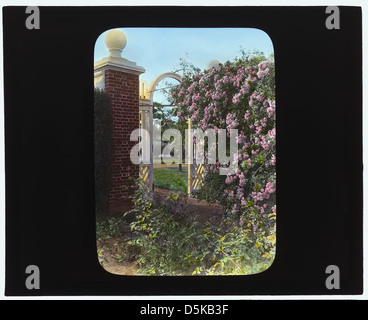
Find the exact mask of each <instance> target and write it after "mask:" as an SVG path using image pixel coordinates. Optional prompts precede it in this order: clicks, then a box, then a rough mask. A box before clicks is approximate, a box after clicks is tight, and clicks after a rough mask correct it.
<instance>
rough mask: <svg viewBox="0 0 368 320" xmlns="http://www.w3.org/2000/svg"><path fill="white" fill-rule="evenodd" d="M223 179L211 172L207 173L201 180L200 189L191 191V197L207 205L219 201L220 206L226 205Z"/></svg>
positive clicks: (223, 177)
mask: <svg viewBox="0 0 368 320" xmlns="http://www.w3.org/2000/svg"><path fill="white" fill-rule="evenodd" d="M225 178H226V176H221V175H219V174H217V173H213V172H212V171H207V172H206V174H205V177H204V179H203V185H202V187H201V188H199V189H197V190H194V191H193V196H194V197H196V198H197V199H200V200H206V201H208V202H209V203H213V202H216V201H219V202H220V203H221V204H223V205H225V206H226V204H227V202H226V201H227V200H226V199H227V197H226V194H225V192H224V191H225V188H226V185H225Z"/></svg>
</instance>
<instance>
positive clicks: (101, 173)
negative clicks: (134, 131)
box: [94, 88, 112, 215]
mask: <svg viewBox="0 0 368 320" xmlns="http://www.w3.org/2000/svg"><path fill="white" fill-rule="evenodd" d="M94 98H95V100H94V149H95V198H96V213H97V214H98V215H101V214H103V213H104V210H105V209H106V205H107V194H108V191H109V187H110V183H111V171H110V170H111V148H112V113H111V108H110V101H109V97H108V96H107V94H106V92H105V91H104V90H101V89H97V88H95V91H94Z"/></svg>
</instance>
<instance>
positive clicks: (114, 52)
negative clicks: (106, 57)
mask: <svg viewBox="0 0 368 320" xmlns="http://www.w3.org/2000/svg"><path fill="white" fill-rule="evenodd" d="M126 43H127V38H126V35H125V33H124V32H123V31H120V30H116V29H114V30H110V31H109V32H107V33H106V36H105V44H106V46H107V48H108V49H109V52H110V57H116V58H121V53H122V52H123V49H124V48H125V46H126Z"/></svg>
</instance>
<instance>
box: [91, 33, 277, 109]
mask: <svg viewBox="0 0 368 320" xmlns="http://www.w3.org/2000/svg"><path fill="white" fill-rule="evenodd" d="M117 29H119V30H122V31H124V33H125V35H126V37H127V44H126V47H125V48H124V50H123V53H122V57H124V58H126V59H128V60H131V61H134V62H136V63H137V65H139V66H141V67H143V68H145V69H146V72H145V73H143V74H142V75H141V76H140V78H141V79H142V80H145V81H146V82H147V83H148V84H149V83H150V82H151V81H152V80H153V79H154V78H156V76H158V75H159V74H161V73H164V72H173V71H175V70H178V69H180V58H184V59H186V60H187V61H188V62H190V63H192V64H194V65H195V66H196V67H199V68H201V69H205V68H207V67H208V64H209V63H210V61H212V60H218V61H220V62H222V63H223V62H226V61H227V60H233V59H234V58H235V57H237V56H238V57H239V56H241V49H244V50H245V51H246V52H247V51H253V50H258V51H261V52H264V53H265V54H266V55H269V54H271V53H273V45H272V41H271V39H270V38H269V36H268V35H267V34H266V33H265V32H264V31H261V30H258V29H250V28H117ZM107 31H108V30H107ZM107 31H106V32H107ZM106 32H104V33H102V34H101V35H100V36H99V38H98V39H97V41H96V45H95V62H96V61H98V60H100V59H102V58H104V57H106V56H108V50H107V48H106V46H105V42H104V39H105V35H106ZM172 81H174V82H175V80H172ZM164 86H165V85H164V83H161V87H164ZM154 99H155V100H156V101H159V102H161V103H165V101H164V100H165V99H164V96H162V95H160V94H159V92H157V93H155V96H154Z"/></svg>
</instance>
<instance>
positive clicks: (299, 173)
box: [3, 6, 363, 296]
mask: <svg viewBox="0 0 368 320" xmlns="http://www.w3.org/2000/svg"><path fill="white" fill-rule="evenodd" d="M339 8H340V17H341V28H340V29H339V30H328V29H327V28H326V27H325V20H326V18H327V15H326V13H325V7H322V6H321V7H40V15H41V25H40V27H41V28H40V30H27V29H26V28H25V19H26V16H27V15H26V14H25V7H11V6H9V7H4V8H3V34H4V37H3V38H4V99H5V104H4V105H5V165H6V283H5V284H6V292H5V294H6V295H8V296H16V295H25V296H27V295H44V296H47V295H56V296H58V295H145V296H147V295H296V294H298V295H299V294H302V295H311V294H313V295H331V294H344V295H348V294H353V295H357V294H361V293H362V290H363V280H362V279H363V259H362V258H363V247H362V244H363V233H362V231H363V219H362V218H363V177H362V168H363V165H362V16H361V8H359V7H345V6H344V7H339ZM143 26H144V27H157V26H160V27H234V28H238V27H251V28H258V29H261V30H263V31H265V32H266V33H267V34H268V35H269V36H270V37H271V39H272V41H273V44H274V51H275V63H276V86H277V88H276V96H277V161H278V163H277V184H278V190H277V206H278V217H277V218H278V221H277V255H276V260H275V262H274V264H273V265H272V266H271V267H270V268H269V269H268V270H267V271H265V272H263V273H261V274H257V275H252V276H229V277H136V276H135V277H128V276H117V275H112V274H109V273H108V272H106V271H104V270H103V269H102V268H101V267H100V265H99V263H98V261H97V257H96V244H95V216H94V168H93V164H94V160H93V108H91V106H93V63H94V61H93V50H94V43H95V40H96V39H97V37H98V36H99V35H100V34H101V33H102V32H104V31H105V30H108V29H111V28H115V27H143ZM138 63H139V62H138ZM30 264H36V265H37V266H39V268H40V271H41V289H40V290H31V291H30V290H27V289H26V288H25V285H24V282H25V278H26V275H25V268H26V266H28V265H30ZM331 264H334V265H337V266H339V268H340V274H341V283H340V285H341V288H340V290H332V291H331V290H328V289H326V287H325V279H326V277H327V275H326V274H325V269H326V267H327V266H328V265H331Z"/></svg>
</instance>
